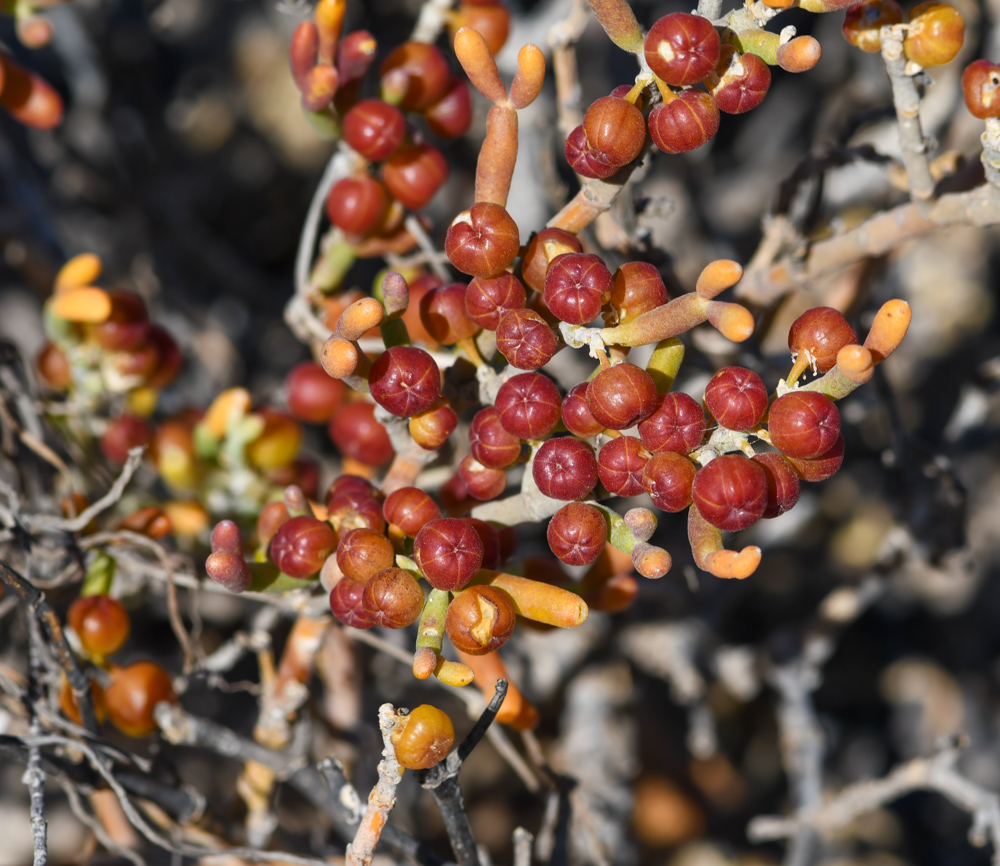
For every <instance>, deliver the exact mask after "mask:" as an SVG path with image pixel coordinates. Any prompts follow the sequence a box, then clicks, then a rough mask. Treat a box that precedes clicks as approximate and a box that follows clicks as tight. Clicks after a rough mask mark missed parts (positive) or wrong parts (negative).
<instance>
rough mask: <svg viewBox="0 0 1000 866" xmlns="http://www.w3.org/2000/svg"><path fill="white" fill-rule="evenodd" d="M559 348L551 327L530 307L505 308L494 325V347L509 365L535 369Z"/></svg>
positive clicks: (521, 368)
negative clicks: (495, 340)
mask: <svg viewBox="0 0 1000 866" xmlns="http://www.w3.org/2000/svg"><path fill="white" fill-rule="evenodd" d="M558 348H559V339H558V338H557V337H556V335H555V333H554V332H553V330H552V328H550V327H549V326H548V324H546V322H545V320H544V319H543V318H542V317H541V316H539V315H538V313H536V312H535V311H534V310H508V311H507V312H506V313H504V314H503V315H502V316H501V317H500V323H499V324H498V325H497V349H498V350H499V351H500V354H501V355H503V356H504V357H505V358H506V359H507V362H508V363H509V364H510V365H511V366H512V367H517V368H518V369H519V370H537V369H538V368H539V367H544V366H545V365H546V364H547V363H548V362H549V361H551V360H552V356H553V355H555V353H556V350H557V349H558Z"/></svg>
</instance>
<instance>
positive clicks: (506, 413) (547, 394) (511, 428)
mask: <svg viewBox="0 0 1000 866" xmlns="http://www.w3.org/2000/svg"><path fill="white" fill-rule="evenodd" d="M494 404H495V406H496V412H497V417H498V419H499V421H500V424H501V425H502V426H503V429H504V430H506V431H507V432H508V433H510V434H511V436H517V437H518V438H519V439H544V438H545V437H546V436H548V435H549V434H550V433H551V432H552V431H553V430H555V428H556V424H558V423H559V406H560V399H559V389H558V388H557V387H556V383H555V382H553V381H552V380H551V379H550V378H549V377H548V376H543V375H542V374H541V373H519V374H518V375H517V376H512V377H511V378H510V379H508V380H507V381H506V382H504V383H503V384H502V385H501V386H500V389H499V390H498V391H497V396H496V400H495V401H494Z"/></svg>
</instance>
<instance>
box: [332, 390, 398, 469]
mask: <svg viewBox="0 0 1000 866" xmlns="http://www.w3.org/2000/svg"><path fill="white" fill-rule="evenodd" d="M329 432H330V439H331V440H333V444H334V445H336V446H337V450H338V451H340V453H341V454H343V455H344V456H345V457H351V458H353V459H354V460H357V461H359V462H361V463H366V464H367V465H369V466H381V465H382V464H384V463H388V462H389V461H390V460H392V458H393V455H394V454H395V453H396V452H395V451H394V450H393V447H392V442H391V441H390V439H389V434H388V433H387V432H386V430H385V427H383V426H382V424H381V423H380V422H379V421H378V420H376V418H375V405H374V404H373V403H367V402H360V401H359V402H357V403H348V404H347V405H346V406H344V407H343V408H342V409H341V410H340V411H339V412H338V413H337V414H336V415H334V416H333V420H332V421H331V422H330V431H329Z"/></svg>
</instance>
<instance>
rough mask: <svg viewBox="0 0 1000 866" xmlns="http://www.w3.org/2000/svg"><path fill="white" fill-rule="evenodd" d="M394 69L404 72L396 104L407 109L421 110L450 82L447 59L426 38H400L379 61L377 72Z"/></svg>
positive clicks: (441, 92)
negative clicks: (390, 50)
mask: <svg viewBox="0 0 1000 866" xmlns="http://www.w3.org/2000/svg"><path fill="white" fill-rule="evenodd" d="M397 70H401V71H402V72H405V73H406V85H405V87H404V89H403V92H402V97H401V98H400V99H399V100H398V103H397V104H398V105H399V107H400V108H402V109H405V110H407V111H423V110H424V109H425V108H427V107H429V106H430V105H433V104H434V103H435V102H437V101H438V100H439V99H440V98H441V97H442V96H444V95H445V93H446V92H447V90H448V85H449V84H450V83H451V67H450V66H449V65H448V61H447V59H446V58H445V56H444V55H443V54H442V53H441V51H440V50H439V49H438V48H437V47H436V46H434V45H431V44H429V43H426V42H416V41H412V40H411V41H409V42H404V43H403V44H402V45H400V46H399V47H398V48H396V49H394V50H393V51H392V52H391V53H390V54H389V56H388V57H386V58H385V60H383V61H382V66H381V68H380V70H379V73H380V75H381V76H382V77H383V78H384V77H385V76H386V75H387V74H388V73H390V72H394V71H397Z"/></svg>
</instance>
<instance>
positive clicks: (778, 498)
mask: <svg viewBox="0 0 1000 866" xmlns="http://www.w3.org/2000/svg"><path fill="white" fill-rule="evenodd" d="M753 460H754V462H755V463H759V464H760V465H761V466H763V467H764V475H765V476H766V477H767V507H766V508H765V509H764V513H763V514H762V515H761V516H762V517H764V518H771V517H779V516H780V515H782V514H784V513H785V512H786V511H788V510H789V509H791V508H792V507H793V506H794V505H795V503H796V502H798V501H799V490H800V485H799V476H798V475H796V474H795V469H794V467H793V466H792V464H791V463H789V462H788V460H786V459H785V458H784V457H782V456H781V455H780V454H774V453H773V452H769V453H767V454H755V455H754V456H753Z"/></svg>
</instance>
